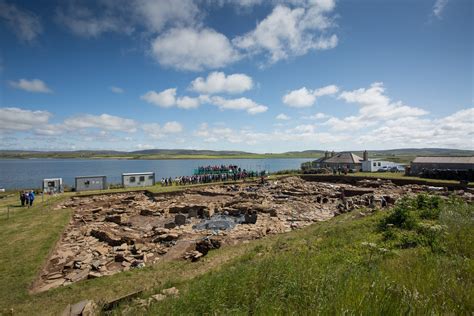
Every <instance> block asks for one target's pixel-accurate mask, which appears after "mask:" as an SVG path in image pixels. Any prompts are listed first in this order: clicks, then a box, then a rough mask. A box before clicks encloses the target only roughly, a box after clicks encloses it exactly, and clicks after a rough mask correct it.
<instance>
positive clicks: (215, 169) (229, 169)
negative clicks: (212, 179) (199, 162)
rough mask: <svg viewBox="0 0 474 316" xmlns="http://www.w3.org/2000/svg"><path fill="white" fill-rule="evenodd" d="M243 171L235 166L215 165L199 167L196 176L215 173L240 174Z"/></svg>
mask: <svg viewBox="0 0 474 316" xmlns="http://www.w3.org/2000/svg"><path fill="white" fill-rule="evenodd" d="M241 171H242V169H241V168H239V166H235V165H228V166H226V165H220V166H218V165H215V166H201V167H198V169H197V172H195V173H196V174H198V175H200V174H214V173H236V172H237V173H239V172H241Z"/></svg>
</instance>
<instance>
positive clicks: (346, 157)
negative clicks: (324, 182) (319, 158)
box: [324, 152, 364, 164]
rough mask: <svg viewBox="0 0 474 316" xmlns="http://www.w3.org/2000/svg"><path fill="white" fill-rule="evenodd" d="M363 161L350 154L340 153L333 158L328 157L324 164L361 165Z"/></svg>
mask: <svg viewBox="0 0 474 316" xmlns="http://www.w3.org/2000/svg"><path fill="white" fill-rule="evenodd" d="M363 160H364V159H362V158H361V157H359V156H357V155H355V154H353V153H351V152H341V153H337V154H336V155H334V156H333V157H330V158H328V159H326V160H324V162H327V163H340V164H351V163H362V161H363Z"/></svg>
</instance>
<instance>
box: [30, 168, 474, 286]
mask: <svg viewBox="0 0 474 316" xmlns="http://www.w3.org/2000/svg"><path fill="white" fill-rule="evenodd" d="M422 191H431V192H436V193H437V194H445V193H446V192H445V191H444V190H443V189H441V188H432V187H427V186H420V185H407V186H395V185H393V184H392V183H391V182H390V181H389V180H363V181H360V182H359V183H358V184H357V185H356V186H352V185H348V184H330V183H322V182H306V181H304V180H302V179H300V178H298V177H289V178H285V179H282V180H273V181H269V182H265V183H258V184H257V183H247V184H245V183H244V184H235V185H225V186H224V185H220V184H216V185H213V186H208V187H201V188H188V189H186V190H184V191H179V192H172V193H160V194H152V193H150V192H146V191H142V192H128V193H115V194H103V195H95V196H88V197H72V198H71V199H69V200H67V201H65V202H63V203H61V204H59V205H58V206H57V207H56V208H57V210H61V209H65V208H72V209H73V210H74V215H73V218H72V220H71V222H70V223H69V225H68V227H67V228H66V230H65V232H64V234H63V235H62V236H61V239H60V241H59V243H58V244H57V245H56V248H55V249H54V251H53V253H52V255H51V256H50V258H49V259H48V262H47V264H46V265H45V268H44V269H43V271H42V273H41V275H40V278H39V279H38V280H37V281H36V282H35V284H34V288H33V291H35V292H41V291H46V290H49V289H51V288H55V287H58V286H64V285H68V284H71V283H73V282H77V281H79V280H83V279H88V278H89V279H90V278H97V277H101V276H105V275H110V274H114V273H118V272H121V271H127V270H130V269H139V268H142V267H144V266H146V265H151V264H154V263H156V262H158V261H161V260H181V259H183V258H184V259H188V260H198V259H199V258H200V257H201V256H203V255H206V254H207V252H208V251H209V250H210V249H214V248H218V247H220V246H221V245H233V244H236V243H239V242H242V241H245V240H251V239H257V238H262V237H265V236H266V235H269V234H279V233H285V232H289V231H291V230H293V229H298V228H301V227H304V226H307V225H310V224H312V223H313V222H318V221H325V220H328V219H330V218H332V217H334V216H336V215H338V214H341V213H345V212H350V211H357V212H359V213H361V215H364V214H365V213H366V212H370V210H372V209H381V208H385V207H389V206H390V205H392V204H393V203H395V201H396V200H397V199H398V198H400V197H401V196H402V195H405V194H415V193H418V192H422ZM469 198H471V199H472V196H470V197H469Z"/></svg>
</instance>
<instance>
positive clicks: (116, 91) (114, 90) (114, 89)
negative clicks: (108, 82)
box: [109, 86, 125, 94]
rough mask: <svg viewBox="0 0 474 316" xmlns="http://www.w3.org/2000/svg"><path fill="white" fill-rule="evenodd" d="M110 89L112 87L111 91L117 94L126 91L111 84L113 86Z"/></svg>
mask: <svg viewBox="0 0 474 316" xmlns="http://www.w3.org/2000/svg"><path fill="white" fill-rule="evenodd" d="M109 89H110V91H112V92H113V93H117V94H120V93H124V92H125V91H124V90H123V89H122V88H119V87H115V86H111V87H109Z"/></svg>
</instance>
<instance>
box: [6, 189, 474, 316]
mask: <svg viewBox="0 0 474 316" xmlns="http://www.w3.org/2000/svg"><path fill="white" fill-rule="evenodd" d="M165 189H166V190H173V189H176V187H172V188H169V187H168V188H161V187H158V186H157V187H154V188H153V190H154V191H156V192H159V191H161V190H165ZM70 195H72V193H68V194H65V195H63V196H62V197H52V198H50V199H48V200H46V201H45V202H43V203H41V200H40V199H37V202H38V203H37V204H36V206H35V207H33V208H31V209H26V208H18V207H17V208H14V210H13V211H12V212H11V214H10V215H11V217H10V218H9V219H6V216H5V213H0V237H1V238H2V242H3V246H2V247H0V273H1V275H2V278H0V314H7V313H10V310H11V309H12V310H13V313H14V314H18V315H57V314H59V313H60V312H61V311H62V310H63V309H64V308H65V306H66V305H67V304H69V303H75V302H78V301H80V300H82V299H93V300H95V301H96V302H99V303H100V302H104V301H107V300H110V299H112V298H115V297H118V296H122V295H125V294H127V293H130V292H133V291H137V290H144V292H143V293H142V294H141V295H140V296H141V297H142V298H148V297H149V296H150V295H152V294H155V293H158V292H159V290H161V289H163V288H167V287H170V286H176V287H177V288H178V289H179V290H180V292H181V295H180V297H179V298H178V299H166V300H165V301H162V302H160V303H155V304H153V305H151V306H150V307H149V309H148V310H143V309H142V308H141V307H139V306H138V305H137V304H135V303H133V302H125V303H123V304H121V305H119V306H118V308H117V309H115V310H113V311H112V313H113V314H117V315H118V314H123V313H124V312H127V311H128V312H130V313H131V314H143V313H148V314H150V315H157V314H167V315H169V314H176V315H182V314H272V315H273V314H308V313H310V314H344V313H346V314H347V313H349V314H371V315H372V314H471V313H472V312H473V311H474V296H473V295H472V294H473V290H472V289H473V288H474V284H473V283H474V262H473V254H474V237H473V234H472V231H474V208H473V206H472V205H471V206H467V205H464V204H461V203H457V204H452V205H440V206H439V207H438V206H437V204H435V203H434V202H430V201H429V200H427V201H428V202H423V201H422V202H418V204H420V205H421V206H422V207H421V206H420V207H413V206H410V207H408V208H407V210H408V211H406V212H405V211H404V210H405V209H404V208H402V209H401V210H398V211H391V212H375V213H374V214H369V213H367V216H365V215H364V216H362V215H361V214H359V212H358V211H355V212H352V213H348V214H345V215H341V216H338V217H336V218H334V219H332V220H330V221H328V222H322V223H316V224H314V225H312V226H310V227H307V228H305V229H302V230H299V231H294V232H291V233H288V234H283V235H276V236H271V237H268V238H265V239H261V240H256V241H252V242H250V243H246V244H240V245H237V246H233V247H223V248H221V249H219V250H215V251H212V252H211V253H210V254H209V255H208V256H206V257H204V258H203V260H201V261H199V262H196V263H190V262H185V261H179V262H162V263H158V264H156V265H154V266H150V267H146V268H144V269H140V270H134V271H129V272H125V273H120V274H116V275H113V276H109V277H102V278H98V279H94V280H86V281H81V282H78V283H76V284H73V285H71V286H67V287H61V288H58V289H54V290H51V291H48V292H46V293H40V294H30V293H29V290H28V289H29V287H30V285H31V283H32V282H33V281H34V279H35V278H36V275H37V273H38V271H39V270H40V268H41V266H42V264H43V263H44V262H45V259H46V258H47V256H48V253H49V252H50V251H51V249H52V248H53V247H54V244H55V242H56V241H57V240H58V238H59V236H60V234H61V232H62V231H63V229H64V227H65V225H66V224H67V223H68V221H69V219H70V216H71V211H70V210H59V211H55V210H52V206H53V205H54V203H55V202H57V201H58V200H60V199H63V198H66V197H67V196H70ZM16 203H17V197H16V195H14V196H11V197H6V198H3V199H0V210H1V209H2V208H4V207H5V206H6V205H13V204H16ZM425 204H426V205H425ZM435 208H436V210H437V211H439V212H428V211H426V209H435ZM389 214H395V215H391V216H390V217H389V216H388V215H389ZM400 214H401V215H400ZM433 214H434V215H433ZM386 218H390V219H391V220H392V222H393V218H395V219H399V218H402V219H405V222H403V221H402V222H401V224H400V221H395V223H397V225H399V226H394V227H393V228H391V229H389V230H387V227H388V226H385V228H383V229H382V228H381V226H382V225H381V223H385V224H386V222H387V220H386ZM404 223H412V224H413V223H414V224H413V225H411V224H410V226H409V225H405V224H404ZM385 224H384V225H385ZM404 225H405V226H406V227H405V226H404ZM407 227H408V228H407ZM387 231H388V232H387Z"/></svg>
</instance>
